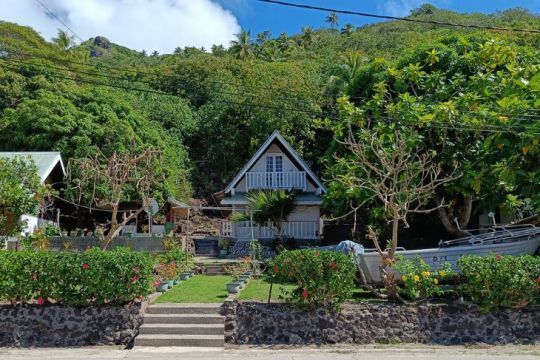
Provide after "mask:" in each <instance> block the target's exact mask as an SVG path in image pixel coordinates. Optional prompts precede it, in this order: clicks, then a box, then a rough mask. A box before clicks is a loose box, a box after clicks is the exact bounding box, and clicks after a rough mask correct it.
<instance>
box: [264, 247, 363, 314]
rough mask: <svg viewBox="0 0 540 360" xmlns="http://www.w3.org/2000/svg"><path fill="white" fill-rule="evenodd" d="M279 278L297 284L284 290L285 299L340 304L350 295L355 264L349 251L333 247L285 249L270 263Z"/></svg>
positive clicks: (307, 304) (298, 302) (303, 303)
mask: <svg viewBox="0 0 540 360" xmlns="http://www.w3.org/2000/svg"><path fill="white" fill-rule="evenodd" d="M271 271H272V272H273V273H274V276H275V277H276V279H277V280H278V281H284V282H293V283H295V284H297V285H298V287H297V288H296V289H295V290H293V291H292V292H290V293H287V294H285V300H286V301H287V302H290V303H294V304H296V305H301V306H305V307H308V308H316V307H319V306H324V307H326V306H331V307H334V308H339V307H340V305H341V304H342V303H343V302H345V301H346V300H347V299H349V298H350V296H351V294H352V290H353V288H354V277H355V274H356V266H355V265H354V262H353V260H352V258H351V256H349V255H345V254H342V253H338V252H334V251H319V250H292V251H287V250H286V251H283V252H282V253H281V254H279V255H278V256H277V257H276V258H275V259H274V261H273V262H272V264H271Z"/></svg>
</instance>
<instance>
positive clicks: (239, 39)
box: [231, 30, 255, 61]
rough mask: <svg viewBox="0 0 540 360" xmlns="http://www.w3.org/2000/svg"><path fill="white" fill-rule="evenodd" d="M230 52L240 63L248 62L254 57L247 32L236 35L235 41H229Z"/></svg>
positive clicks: (248, 32)
mask: <svg viewBox="0 0 540 360" xmlns="http://www.w3.org/2000/svg"><path fill="white" fill-rule="evenodd" d="M231 50H232V52H233V54H234V55H235V56H236V58H237V59H240V60H242V61H248V60H251V59H253V58H254V57H255V53H254V52H253V44H252V43H251V39H250V31H249V30H248V31H242V32H240V33H238V34H236V40H233V41H231Z"/></svg>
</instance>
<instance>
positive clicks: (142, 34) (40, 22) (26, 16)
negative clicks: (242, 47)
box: [0, 0, 540, 53]
mask: <svg viewBox="0 0 540 360" xmlns="http://www.w3.org/2000/svg"><path fill="white" fill-rule="evenodd" d="M40 2H41V3H42V4H44V5H45V6H46V7H48V8H49V9H50V10H52V11H53V12H54V14H55V15H56V16H58V17H59V18H60V19H61V20H62V21H63V22H64V23H65V24H66V25H67V26H68V27H69V28H70V29H72V30H73V32H74V33H76V34H77V35H78V36H80V37H81V38H82V39H84V40H86V39H89V38H91V37H95V36H98V35H101V36H105V37H107V38H109V39H110V40H111V41H113V42H114V43H117V44H120V45H124V46H127V47H129V48H132V49H135V50H139V51H140V50H143V49H144V50H146V51H148V52H152V51H154V50H157V51H158V52H159V53H171V52H172V51H173V50H174V49H175V48H176V47H178V46H180V47H185V46H196V47H204V48H206V49H209V48H210V47H211V46H212V45H213V44H221V45H224V46H228V45H229V43H230V41H231V40H233V39H234V38H235V34H237V33H238V32H240V31H241V29H245V30H250V31H251V33H252V34H256V33H259V32H262V31H265V30H270V31H271V33H272V34H273V35H274V36H278V35H279V34H280V33H282V32H287V33H289V34H295V33H298V32H299V31H300V29H301V28H302V26H313V27H314V28H319V27H325V26H326V24H325V22H324V19H325V16H326V14H325V13H323V12H318V11H310V10H304V9H294V8H289V7H283V6H279V5H272V4H266V3H260V2H257V1H256V0H0V4H1V6H0V19H1V20H5V21H11V22H16V23H19V24H22V25H27V26H31V27H33V28H34V29H36V30H37V31H38V32H39V33H40V34H41V35H42V36H43V37H44V38H45V39H47V40H50V39H51V38H52V37H54V36H55V35H56V33H57V29H58V28H62V29H65V26H64V25H63V24H61V23H60V21H58V20H57V19H55V18H54V17H53V16H51V15H50V14H47V10H45V9H44V7H43V6H42V5H40V4H39V3H40ZM290 2H296V3H303V4H310V5H317V6H323V7H333V8H337V9H346V10H355V11H362V12H370V13H376V14H384V15H392V16H406V15H408V14H409V12H410V10H411V9H414V8H416V7H418V6H419V5H421V4H422V3H425V2H426V0H372V1H359V0H290ZM430 2H431V3H432V4H433V5H435V6H437V7H440V8H444V9H449V10H454V11H458V12H483V13H492V12H495V11H497V10H504V9H508V8H512V7H523V8H526V9H529V10H531V11H532V12H534V13H537V14H538V13H540V0H520V1H518V0H431V1H430ZM374 21H376V20H375V19H370V18H363V17H358V16H345V15H343V16H340V23H341V24H346V23H351V24H353V25H355V26H360V25H364V24H367V23H372V22H374ZM76 40H77V41H78V39H76Z"/></svg>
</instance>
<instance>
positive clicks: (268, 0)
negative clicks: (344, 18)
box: [256, 0, 540, 33]
mask: <svg viewBox="0 0 540 360" xmlns="http://www.w3.org/2000/svg"><path fill="white" fill-rule="evenodd" d="M256 1H259V2H264V3H270V4H277V5H283V6H289V7H295V8H301V9H309V10H318V11H325V12H330V13H338V14H346V15H357V16H364V17H371V18H376V19H386V20H399V21H407V22H414V23H421V24H431V25H441V26H453V27H461V28H474V29H484V30H497V31H514V32H524V33H540V30H537V29H519V28H508V27H499V26H491V25H477V24H459V23H453V22H446V21H437V20H420V19H412V18H405V17H398V16H390V15H378V14H371V13H366V12H360V11H351V10H338V9H331V8H326V7H321V6H313V5H305V4H296V3H290V2H286V1H278V0H256Z"/></svg>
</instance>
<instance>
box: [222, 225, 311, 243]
mask: <svg viewBox="0 0 540 360" xmlns="http://www.w3.org/2000/svg"><path fill="white" fill-rule="evenodd" d="M318 225H319V224H318V223H317V222H316V221H289V222H286V223H284V224H283V236H284V237H293V238H295V239H317V238H318V237H319V226H318ZM252 228H253V236H254V237H255V238H256V239H272V238H274V237H276V231H277V230H276V228H275V227H271V226H269V225H267V226H257V225H254V226H251V223H250V222H249V221H240V222H236V223H234V222H231V221H226V220H225V221H223V222H222V223H221V236H223V237H238V238H240V237H242V240H248V239H251V233H252ZM235 230H236V231H235Z"/></svg>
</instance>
